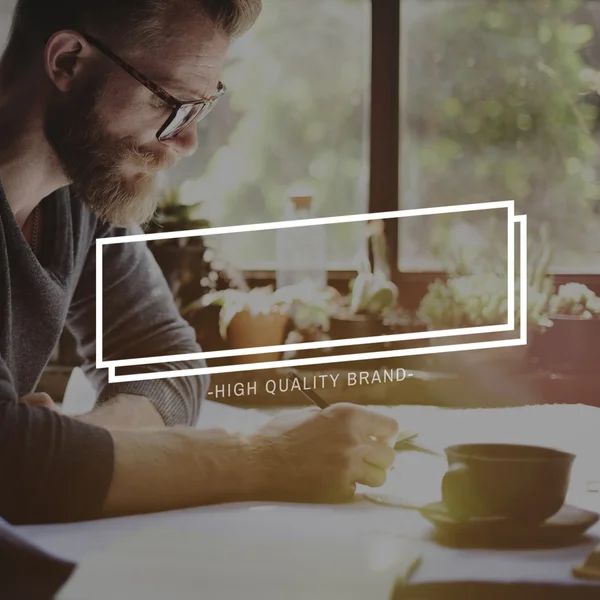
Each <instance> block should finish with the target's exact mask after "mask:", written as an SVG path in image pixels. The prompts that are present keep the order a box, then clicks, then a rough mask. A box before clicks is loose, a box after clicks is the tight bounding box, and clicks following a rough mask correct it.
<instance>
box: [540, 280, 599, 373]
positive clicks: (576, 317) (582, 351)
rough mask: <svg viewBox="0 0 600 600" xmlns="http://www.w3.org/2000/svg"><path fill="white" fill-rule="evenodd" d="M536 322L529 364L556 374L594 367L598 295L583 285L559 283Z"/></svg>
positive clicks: (590, 370) (587, 369)
mask: <svg viewBox="0 0 600 600" xmlns="http://www.w3.org/2000/svg"><path fill="white" fill-rule="evenodd" d="M538 325H539V327H538V329H537V331H536V333H535V334H534V337H533V340H532V349H531V355H530V358H531V361H532V363H533V364H536V365H537V366H539V367H540V368H542V369H545V370H549V371H554V372H560V373H582V372H592V371H596V370H597V369H598V364H597V358H596V351H597V348H598V347H600V298H599V297H598V296H597V295H596V294H595V293H594V292H593V291H592V290H590V289H589V288H588V287H587V286H585V285H583V284H580V283H566V284H564V285H561V286H560V287H559V288H558V291H557V293H556V294H554V295H553V296H552V297H551V298H550V300H549V302H548V304H547V309H546V312H545V314H544V315H543V316H542V317H541V318H540V319H539V321H538Z"/></svg>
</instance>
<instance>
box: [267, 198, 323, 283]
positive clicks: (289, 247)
mask: <svg viewBox="0 0 600 600" xmlns="http://www.w3.org/2000/svg"><path fill="white" fill-rule="evenodd" d="M313 217H314V203H313V194H312V193H310V192H294V191H290V192H288V199H287V203H286V207H285V221H297V220H302V219H310V218H313ZM326 265H327V244H326V231H325V226H324V225H309V226H306V227H292V228H286V229H278V230H277V271H276V284H277V288H278V289H279V288H281V287H285V286H288V285H297V284H301V283H306V282H309V283H311V284H312V285H314V286H315V287H317V288H319V289H323V288H325V287H326V285H327V266H326Z"/></svg>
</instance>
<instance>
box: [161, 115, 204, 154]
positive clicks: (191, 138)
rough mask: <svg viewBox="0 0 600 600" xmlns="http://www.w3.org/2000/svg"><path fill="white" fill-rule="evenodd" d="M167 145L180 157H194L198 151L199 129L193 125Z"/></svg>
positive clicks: (168, 141)
mask: <svg viewBox="0 0 600 600" xmlns="http://www.w3.org/2000/svg"><path fill="white" fill-rule="evenodd" d="M166 143H167V144H169V145H170V146H172V147H173V149H174V150H175V151H176V152H177V154H178V155H179V156H181V157H183V158H187V157H188V156H192V154H194V153H195V152H196V150H198V127H197V126H196V124H195V123H193V124H192V125H190V126H189V127H186V128H185V129H184V130H183V131H182V132H181V133H180V134H179V135H176V136H175V137H174V138H173V139H172V140H167V142H166Z"/></svg>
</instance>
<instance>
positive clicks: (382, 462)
mask: <svg viewBox="0 0 600 600" xmlns="http://www.w3.org/2000/svg"><path fill="white" fill-rule="evenodd" d="M362 452H363V460H364V461H365V462H366V463H368V464H370V465H371V466H373V467H378V468H380V469H383V470H384V471H387V470H388V469H389V468H391V467H392V466H393V465H394V462H395V460H396V451H395V450H394V449H393V448H391V447H390V446H388V445H386V444H380V443H377V442H372V441H370V442H369V443H368V444H365V446H364V448H363V450H362Z"/></svg>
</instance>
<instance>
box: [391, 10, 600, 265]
mask: <svg viewBox="0 0 600 600" xmlns="http://www.w3.org/2000/svg"><path fill="white" fill-rule="evenodd" d="M597 68H600V3H599V2H596V1H592V0H587V1H586V0H542V1H534V0H494V1H489V0H428V1H427V2H423V1H422V0H403V1H402V2H401V19H400V147H401V150H400V160H399V163H400V172H399V180H400V186H399V195H400V206H401V208H417V207H433V206H442V205H458V204H467V203H475V202H488V201H494V200H515V204H516V210H517V213H520V214H527V215H528V232H529V238H530V240H531V242H532V244H533V245H534V246H536V245H537V246H538V248H539V246H541V245H542V244H545V243H548V244H549V245H550V247H551V250H552V261H551V265H550V270H551V271H552V272H554V273H557V274H560V273H570V274H573V273H578V274H588V273H596V274H600V186H599V183H600V168H599V167H600V154H599V152H598V144H599V142H600V127H599V126H600V119H599V118H598V117H599V115H598V106H600V102H599V99H598V98H599V97H598V95H597V94H596V93H595V92H594V91H593V90H592V87H593V86H592V85H590V82H593V81H594V80H595V77H596V76H595V75H594V73H593V71H592V70H593V69H597ZM490 227H494V223H491V222H489V220H488V221H487V222H485V223H484V222H473V221H472V220H470V221H467V220H466V218H465V219H463V220H456V219H455V220H453V221H452V222H451V223H450V221H449V220H448V219H442V218H436V217H423V218H422V219H421V220H420V221H419V220H416V221H413V220H412V219H407V220H404V222H401V224H400V226H399V231H398V235H399V240H398V246H397V248H398V269H399V270H400V271H402V272H405V273H407V272H426V271H436V270H438V271H441V270H444V267H445V266H446V265H445V264H444V260H443V259H444V256H448V254H451V253H452V251H456V246H455V244H463V245H464V244H465V236H467V237H468V240H469V241H468V244H471V245H472V246H473V247H472V249H474V248H475V243H476V238H475V237H474V236H473V233H472V232H473V231H475V230H477V231H478V232H479V246H477V248H478V250H482V251H483V250H488V251H489V250H490V248H493V246H494V244H496V242H497V241H498V238H497V236H496V233H490V232H491V231H492V230H491V229H490ZM464 232H466V233H464ZM463 233H464V235H463ZM503 235H505V234H503ZM453 240H454V242H453Z"/></svg>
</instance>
